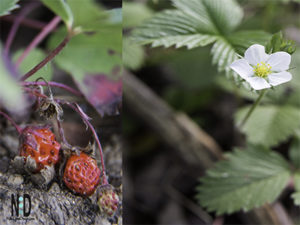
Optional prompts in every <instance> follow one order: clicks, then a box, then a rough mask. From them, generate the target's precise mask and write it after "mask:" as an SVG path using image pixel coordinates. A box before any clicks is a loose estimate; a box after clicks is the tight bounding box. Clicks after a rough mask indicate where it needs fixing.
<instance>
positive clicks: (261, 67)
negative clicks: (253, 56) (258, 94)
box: [253, 62, 272, 78]
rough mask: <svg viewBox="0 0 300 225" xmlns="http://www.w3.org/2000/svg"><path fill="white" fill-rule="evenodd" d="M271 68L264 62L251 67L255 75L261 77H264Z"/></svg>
mask: <svg viewBox="0 0 300 225" xmlns="http://www.w3.org/2000/svg"><path fill="white" fill-rule="evenodd" d="M271 69H272V67H271V66H270V64H266V63H264V62H261V63H257V65H256V66H254V67H253V70H254V73H255V75H256V76H258V77H262V78H266V77H267V76H268V75H269V74H270V73H271Z"/></svg>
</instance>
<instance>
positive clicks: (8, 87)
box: [0, 44, 26, 113]
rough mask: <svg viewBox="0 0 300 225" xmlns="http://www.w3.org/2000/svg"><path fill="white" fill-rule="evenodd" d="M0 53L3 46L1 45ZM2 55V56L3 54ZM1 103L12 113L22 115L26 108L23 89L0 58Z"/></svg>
mask: <svg viewBox="0 0 300 225" xmlns="http://www.w3.org/2000/svg"><path fill="white" fill-rule="evenodd" d="M0 53H2V46H1V44H0ZM1 55H2V54H1ZM0 80H1V82H0V101H1V104H3V106H4V107H5V108H6V109H7V110H8V111H10V112H15V113H21V112H23V111H24V109H25V107H26V101H25V100H24V98H23V94H22V89H21V87H20V86H19V85H18V83H17V81H15V80H14V79H13V78H12V77H11V76H10V74H9V72H8V71H7V69H6V68H5V65H4V63H3V60H2V57H0Z"/></svg>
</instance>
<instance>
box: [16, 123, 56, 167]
mask: <svg viewBox="0 0 300 225" xmlns="http://www.w3.org/2000/svg"><path fill="white" fill-rule="evenodd" d="M59 150H60V144H59V143H58V142H56V141H55V136H54V134H53V133H52V132H51V130H50V129H48V128H45V127H38V126H28V127H26V128H24V129H23V131H22V134H21V136H20V155H21V156H24V157H25V160H26V159H27V157H29V156H31V158H33V159H34V160H35V162H36V166H37V168H36V170H35V172H39V171H40V170H41V169H43V168H44V167H45V166H51V165H55V164H56V163H57V162H58V161H59Z"/></svg>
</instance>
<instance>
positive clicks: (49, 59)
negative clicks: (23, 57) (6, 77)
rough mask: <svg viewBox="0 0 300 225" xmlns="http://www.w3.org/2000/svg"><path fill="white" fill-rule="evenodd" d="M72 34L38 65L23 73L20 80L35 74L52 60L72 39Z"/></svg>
mask: <svg viewBox="0 0 300 225" xmlns="http://www.w3.org/2000/svg"><path fill="white" fill-rule="evenodd" d="M70 39H71V35H70V34H68V35H67V36H66V37H65V39H64V40H63V41H62V42H61V43H60V44H59V45H58V46H57V47H56V48H55V49H54V50H53V51H52V52H50V54H49V55H48V56H47V57H46V58H45V59H43V60H42V61H41V62H40V63H39V64H38V65H36V66H35V67H34V68H32V69H31V70H30V71H29V72H27V73H26V74H25V75H23V76H22V77H21V79H20V81H25V80H26V79H27V78H29V77H31V76H32V75H33V74H35V73H36V72H37V71H38V70H40V69H41V68H42V67H43V66H45V65H46V64H47V63H48V62H49V61H51V60H52V59H53V58H54V57H55V56H56V55H57V54H58V53H60V52H61V50H62V49H63V48H64V47H65V46H66V44H67V43H68V42H69V41H70Z"/></svg>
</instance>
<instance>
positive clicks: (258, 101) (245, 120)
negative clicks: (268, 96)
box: [239, 89, 267, 128]
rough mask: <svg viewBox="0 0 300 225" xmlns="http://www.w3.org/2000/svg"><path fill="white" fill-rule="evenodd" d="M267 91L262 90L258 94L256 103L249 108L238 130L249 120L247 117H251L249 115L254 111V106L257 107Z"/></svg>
mask: <svg viewBox="0 0 300 225" xmlns="http://www.w3.org/2000/svg"><path fill="white" fill-rule="evenodd" d="M266 91H267V89H264V90H262V91H261V92H260V94H259V96H258V98H257V99H256V101H255V102H254V103H253V105H252V106H251V108H250V109H249V111H248V112H247V114H246V116H245V117H244V119H243V120H242V122H241V124H240V125H239V128H242V127H243V126H244V125H245V124H246V122H247V120H248V119H249V117H250V116H251V114H252V113H253V111H254V109H255V108H256V106H258V104H259V103H260V101H261V99H262V97H263V96H264V94H265V93H266Z"/></svg>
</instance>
